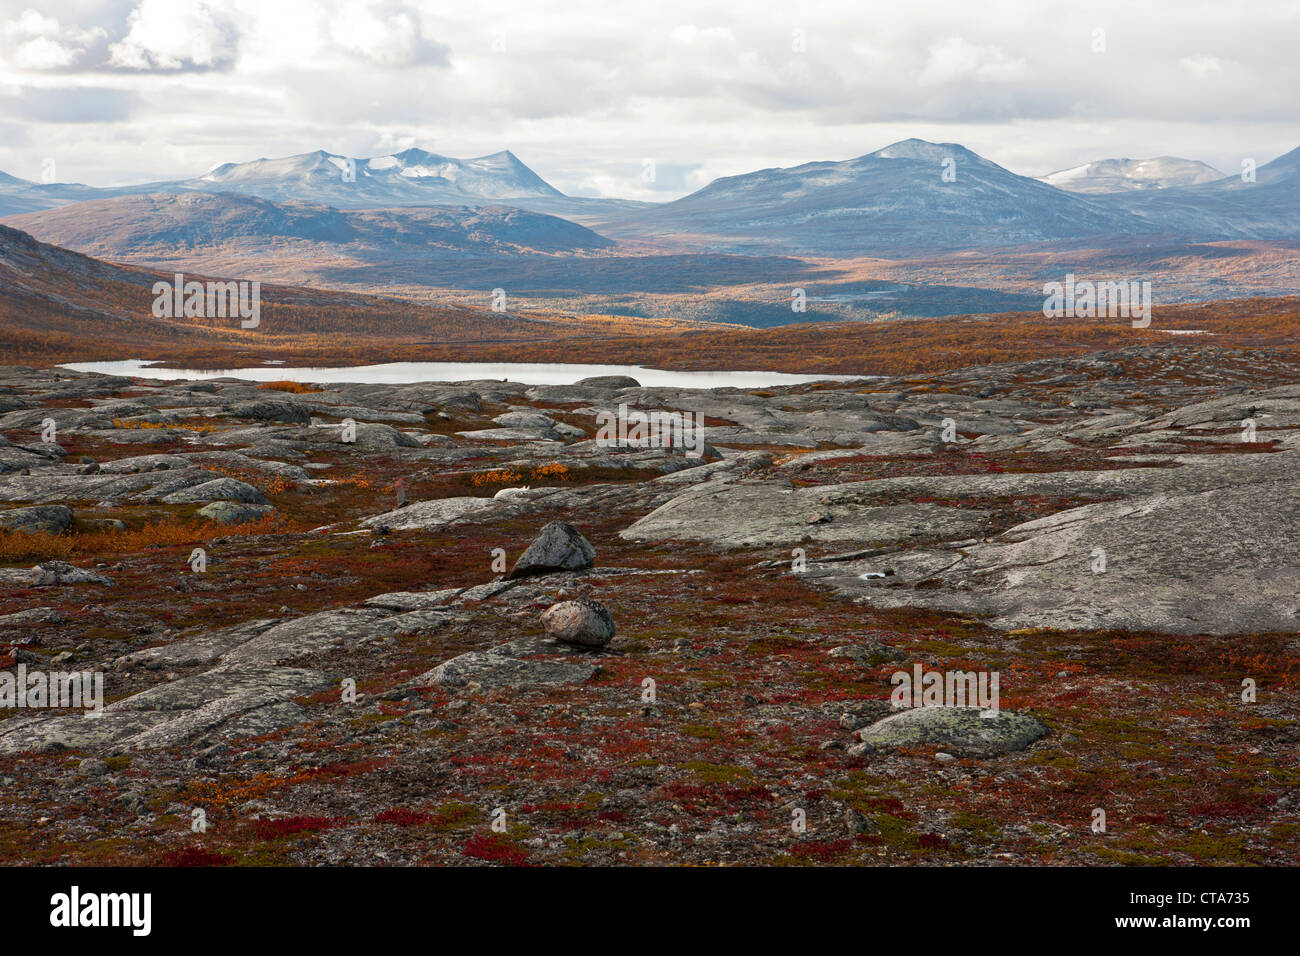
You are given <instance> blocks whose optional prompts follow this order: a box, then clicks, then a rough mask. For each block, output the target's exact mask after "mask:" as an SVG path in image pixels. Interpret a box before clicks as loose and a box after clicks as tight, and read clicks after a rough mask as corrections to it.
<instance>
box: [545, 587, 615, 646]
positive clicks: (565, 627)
mask: <svg viewBox="0 0 1300 956" xmlns="http://www.w3.org/2000/svg"><path fill="white" fill-rule="evenodd" d="M542 627H543V628H545V629H546V634H547V636H548V637H551V638H554V639H555V640H557V641H563V642H564V643H566V644H577V645H579V646H581V647H604V646H605V645H606V644H608V643H609V642H610V641H611V640H612V639H613V637H614V616H613V615H612V614H610V613H609V609H608V608H607V607H605V605H603V604H600V603H597V602H596V601H588V600H586V599H585V598H580V599H578V600H576V601H562V602H560V603H559V604H552V605H551V606H550V607H548V608H547V609H546V610H545V611H543V612H542Z"/></svg>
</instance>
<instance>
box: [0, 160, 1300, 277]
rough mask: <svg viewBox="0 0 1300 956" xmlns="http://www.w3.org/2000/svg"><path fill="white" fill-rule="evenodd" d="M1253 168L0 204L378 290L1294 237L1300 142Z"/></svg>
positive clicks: (322, 181)
mask: <svg viewBox="0 0 1300 956" xmlns="http://www.w3.org/2000/svg"><path fill="white" fill-rule="evenodd" d="M1255 173H1256V175H1255V178H1254V181H1253V182H1251V181H1247V180H1245V179H1243V177H1242V176H1239V175H1238V176H1230V177H1224V176H1222V175H1221V174H1218V171H1217V170H1214V169H1213V168H1212V167H1209V166H1207V165H1205V164H1203V163H1198V162H1195V161H1191V160H1183V159H1177V158H1174V157H1159V158H1156V159H1150V160H1128V159H1114V160H1102V161H1098V162H1095V163H1089V164H1086V165H1084V166H1080V167H1076V168H1074V169H1070V170H1063V171H1060V172H1057V173H1053V174H1050V175H1048V176H1045V177H1042V178H1041V179H1036V178H1032V177H1028V176H1022V175H1019V174H1017V173H1013V172H1011V171H1009V170H1007V169H1005V168H1003V167H1002V166H999V165H998V164H996V163H994V162H992V161H990V160H988V159H986V158H984V157H982V156H980V155H979V154H977V153H975V152H972V151H971V150H968V149H966V148H965V147H963V146H960V145H959V144H956V143H930V142H926V141H924V140H919V139H909V140H904V141H902V142H898V143H894V144H892V145H890V146H887V147H885V148H883V149H880V150H877V151H875V152H872V153H867V154H865V155H863V156H859V157H857V158H855V159H849V160H843V161H834V162H812V163H805V164H803V165H800V166H795V167H791V168H776V169H764V170H758V171H756V172H750V173H745V174H742V175H737V176H728V177H724V178H722V179H718V180H715V181H714V182H712V183H710V184H708V185H707V186H705V187H704V188H702V189H700V190H698V191H696V192H694V193H691V194H690V195H688V196H685V197H683V198H681V199H678V200H675V201H673V202H667V203H658V204H651V203H639V202H631V201H626V200H602V199H584V198H580V197H569V196H565V195H564V194H563V193H562V192H560V191H559V190H557V189H555V188H554V187H553V186H551V185H550V184H549V183H547V182H546V181H545V180H544V179H542V178H541V177H540V176H538V175H537V174H536V173H534V172H533V171H532V170H531V169H529V168H528V167H527V166H526V165H525V164H524V163H523V162H521V161H520V160H519V159H518V158H517V157H516V156H515V155H514V154H513V153H510V152H508V151H505V152H500V153H494V154H492V155H490V156H483V157H479V158H476V159H467V160H461V159H453V158H449V157H446V156H441V155H438V154H435V153H430V152H426V151H424V150H418V149H408V150H405V151H403V152H400V153H395V154H392V155H388V156H381V157H372V158H368V159H356V158H348V157H343V156H339V155H336V154H332V153H328V152H325V151H316V152H312V153H304V154H301V155H298V156H291V157H286V158H282V159H258V160H255V161H252V162H248V163H236V164H225V165H222V166H218V167H217V168H216V169H213V170H212V171H211V172H209V173H208V174H206V175H204V176H200V177H196V178H194V179H188V180H180V181H175V182H167V183H147V184H142V185H140V186H129V187H116V188H113V189H96V188H94V187H89V186H83V185H75V184H73V185H69V184H48V185H46V184H36V183H31V182H27V181H25V180H21V179H17V178H16V177H12V176H8V175H4V174H0V212H6V213H8V218H7V219H6V220H5V221H6V222H8V223H9V224H10V225H12V226H15V227H17V228H20V229H22V230H24V231H27V232H29V233H31V234H32V235H33V236H35V237H37V238H38V239H41V240H43V241H48V242H54V243H57V244H59V245H63V246H66V247H68V248H70V249H73V250H76V251H79V252H85V253H88V254H92V255H96V256H101V257H105V258H110V259H119V260H122V261H132V262H136V263H140V264H157V265H160V266H168V265H171V264H174V263H175V262H176V261H182V260H183V261H185V262H186V263H187V264H188V265H189V266H190V267H195V265H196V263H197V264H198V265H200V266H206V265H209V264H211V265H212V266H223V267H224V266H229V267H232V268H233V267H236V266H238V268H240V269H246V268H247V267H248V265H249V264H256V263H257V262H258V261H269V260H270V259H276V260H279V261H281V262H284V261H289V260H296V261H302V262H315V263H320V262H328V263H336V264H337V265H339V266H340V267H341V268H344V269H350V268H353V267H356V266H363V267H364V269H365V275H366V281H367V284H368V285H371V287H376V286H381V285H382V284H383V283H384V282H385V281H387V279H388V278H393V279H394V281H396V279H395V276H396V274H397V273H399V272H400V273H401V274H402V275H403V276H408V277H409V276H410V275H412V274H413V271H412V270H417V271H418V267H419V265H420V263H421V262H435V261H448V260H456V259H457V258H458V257H476V258H477V259H478V260H479V261H480V262H490V261H491V260H492V259H494V258H498V259H501V258H507V257H534V258H535V257H538V256H542V257H553V256H569V255H573V254H582V255H590V254H602V255H610V254H617V255H641V254H645V253H646V252H654V251H656V250H659V251H671V252H673V253H702V252H709V253H725V254H730V255H736V254H740V255H764V256H770V255H782V256H789V255H794V256H811V257H826V258H835V259H846V258H861V257H878V258H910V257H915V256H917V255H920V254H936V253H954V252H957V251H960V250H967V249H970V250H974V249H984V250H988V249H998V248H1009V247H1017V248H1020V247H1026V246H1033V245H1035V244H1043V243H1047V244H1067V245H1068V244H1070V243H1085V244H1090V245H1092V246H1094V247H1097V246H1098V245H1099V244H1101V245H1105V244H1108V243H1112V242H1123V243H1125V244H1126V245H1130V246H1132V245H1134V244H1138V245H1141V244H1143V243H1146V242H1150V243H1152V245H1164V246H1168V244H1169V243H1171V242H1173V243H1178V242H1183V243H1204V242H1215V241H1224V240H1241V239H1247V240H1286V241H1290V240H1297V239H1300V149H1297V150H1294V151H1292V152H1290V153H1287V154H1286V155H1284V156H1281V157H1279V158H1277V159H1275V160H1273V161H1272V162H1270V163H1266V164H1264V165H1262V166H1260V167H1259V168H1258V170H1256V171H1255ZM386 270H387V271H386ZM336 272H337V270H336ZM272 274H275V275H278V276H280V277H281V278H285V277H286V273H285V272H284V271H282V270H281V271H273V273H272ZM322 274H323V271H322V270H321V269H315V270H306V271H303V272H301V273H298V272H294V271H290V272H289V273H287V277H288V278H291V279H292V280H293V281H298V280H299V279H309V278H310V277H312V276H317V277H319V276H321V275H322ZM439 284H441V283H439ZM575 287H576V286H575Z"/></svg>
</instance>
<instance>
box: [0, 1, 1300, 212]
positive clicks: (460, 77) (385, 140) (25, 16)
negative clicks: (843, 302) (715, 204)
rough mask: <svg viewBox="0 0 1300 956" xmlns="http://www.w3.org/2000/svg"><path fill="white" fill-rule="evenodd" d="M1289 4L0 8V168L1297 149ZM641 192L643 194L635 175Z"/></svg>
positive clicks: (157, 4)
mask: <svg viewBox="0 0 1300 956" xmlns="http://www.w3.org/2000/svg"><path fill="white" fill-rule="evenodd" d="M1298 47H1300V0H1219V2H1210V3H1206V2H1195V0H1145V2H1143V0H1116V2H1110V0H1099V2H1088V3H1079V2H1073V3H1057V2H1052V0H1021V2H1018V3H1012V2H985V0H952V2H947V0H935V2H927V0H888V2H877V0H843V2H840V0H833V2H808V3H800V2H798V0H788V2H779V0H778V2H773V0H730V2H714V0H683V2H678V0H650V2H637V0H593V2H587V0H563V2H547V0H526V2H525V0H512V2H501V0H472V2H461V0H430V2H417V0H409V2H408V0H40V3H39V4H29V3H28V2H24V0H0V170H3V171H5V172H8V173H10V174H13V175H16V176H20V177H23V178H26V179H33V180H39V179H40V174H41V167H42V162H43V160H44V159H45V158H46V157H50V158H53V159H54V160H55V162H56V164H57V167H56V168H57V173H58V178H59V179H60V180H62V181H67V182H74V181H75V182H85V183H89V184H91V185H96V186H110V185H124V184H127V183H134V182H141V181H147V180H153V179H169V178H180V177H189V176H192V175H198V174H202V173H204V172H206V171H207V170H209V169H211V168H212V167H213V166H216V165H217V164H219V163H223V162H239V161H245V160H249V159H256V158H258V157H262V156H268V157H269V156H283V155H290V154H293V153H302V152H307V151H310V150H314V149H318V148H319V149H327V150H329V151H331V152H336V153H341V154H344V155H350V156H359V157H368V156H376V155H383V154H385V153H390V152H393V151H396V150H399V149H404V148H406V147H408V146H420V147H423V148H425V149H430V150H433V151H434V152H439V153H443V154H446V155H449V156H460V157H469V156H478V155H483V154H486V153H492V152H496V151H498V150H501V149H510V150H512V151H514V153H515V154H516V155H518V156H519V158H520V159H522V160H523V161H524V162H525V163H527V164H528V165H529V166H531V167H532V168H533V169H534V170H535V171H536V172H538V173H539V174H540V175H541V176H543V177H544V178H545V179H547V180H549V181H550V182H551V183H552V184H554V185H555V186H557V187H558V188H560V189H562V190H564V191H565V192H568V193H571V194H577V195H604V196H625V197H629V198H644V199H672V198H676V197H677V196H680V195H683V194H685V193H687V192H690V191H691V190H694V189H697V188H699V187H700V186H703V185H705V184H706V183H708V182H709V181H711V180H712V179H715V178H717V177H718V176H725V175H732V174H736V173H741V172H747V171H750V170H754V169H761V168H764V167H769V166H789V165H795V164H798V163H802V162H808V161H812V160H824V159H847V158H850V157H853V156H858V155H861V154H863V153H868V152H872V151H874V150H876V149H878V148H880V147H882V146H885V145H887V144H888V143H891V142H894V141H896V140H899V139H905V138H908V137H911V136H917V137H921V138H923V139H929V140H936V141H945V142H958V143H961V144H962V145H965V146H967V147H969V148H971V149H973V150H975V151H976V152H978V153H981V154H983V155H984V156H986V157H988V158H989V159H992V160H993V161H994V162H997V163H1000V164H1001V165H1003V166H1006V167H1007V168H1009V169H1011V170H1013V171H1015V172H1018V173H1023V174H1026V175H1033V176H1037V175H1042V174H1044V173H1047V172H1051V171H1053V170H1056V169H1060V168H1064V167H1069V166H1074V165H1078V164H1080V163H1083V162H1087V161H1088V160H1092V159H1102V158H1107V157H1112V156H1126V157H1133V158H1145V157H1149V156H1156V155H1177V156H1186V157H1190V158H1193V159H1200V160H1203V161H1205V162H1209V163H1211V164H1213V165H1215V166H1217V167H1219V168H1220V169H1222V170H1224V171H1225V172H1229V173H1233V172H1237V171H1238V170H1239V169H1240V164H1241V161H1242V159H1243V158H1245V157H1250V158H1253V159H1255V160H1257V161H1258V162H1260V163H1263V162H1266V161H1267V160H1270V159H1273V158H1274V157H1276V156H1277V155H1279V154H1281V153H1284V152H1287V151H1289V150H1291V149H1294V148H1295V147H1297V146H1300V115H1298V114H1297V109H1296V97H1297V95H1298V94H1300V49H1298ZM647 158H649V159H653V160H654V161H655V165H656V169H657V178H656V180H655V182H653V183H645V182H643V181H642V176H641V171H642V164H643V160H645V159H647Z"/></svg>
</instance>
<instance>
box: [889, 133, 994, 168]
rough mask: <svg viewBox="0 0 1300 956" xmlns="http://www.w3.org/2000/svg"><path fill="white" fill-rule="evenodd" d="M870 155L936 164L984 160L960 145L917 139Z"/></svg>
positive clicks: (902, 142)
mask: <svg viewBox="0 0 1300 956" xmlns="http://www.w3.org/2000/svg"><path fill="white" fill-rule="evenodd" d="M868 155H870V156H874V157H876V158H877V159H923V160H926V161H928V162H935V163H941V162H943V161H944V160H945V159H948V158H950V157H952V158H956V157H958V156H962V157H967V156H973V157H976V158H977V159H983V158H984V157H982V156H980V155H979V154H978V153H973V152H971V151H970V150H969V149H967V148H966V147H965V146H961V145H959V144H958V143H931V142H930V141H929V140H924V139H916V138H912V139H901V140H899V141H898V142H897V143H890V144H889V145H888V146H886V147H884V148H883V149H878V150H876V151H875V152H874V153H869V154H868Z"/></svg>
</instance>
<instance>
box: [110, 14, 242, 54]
mask: <svg viewBox="0 0 1300 956" xmlns="http://www.w3.org/2000/svg"><path fill="white" fill-rule="evenodd" d="M127 26H128V30H127V34H126V36H125V37H123V38H122V39H121V40H120V41H118V42H117V43H114V44H111V45H110V46H109V62H110V63H111V64H112V65H113V66H116V67H120V68H122V69H127V70H212V69H219V68H222V67H226V66H229V65H230V64H232V63H233V62H234V59H235V55H236V50H237V46H238V36H239V30H238V28H237V26H236V22H235V18H234V16H233V11H231V10H229V9H226V10H223V9H221V7H220V5H219V4H217V3H216V2H209V0H141V3H140V5H139V6H138V7H136V8H135V9H134V10H132V11H131V14H130V16H129V17H128V18H127Z"/></svg>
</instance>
